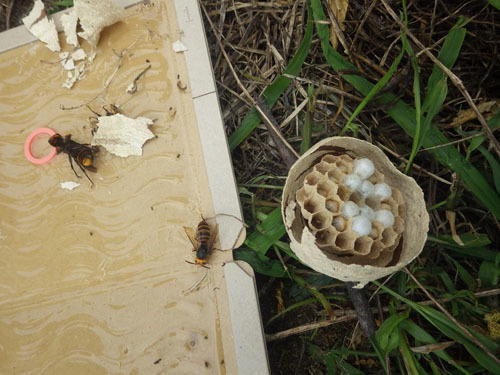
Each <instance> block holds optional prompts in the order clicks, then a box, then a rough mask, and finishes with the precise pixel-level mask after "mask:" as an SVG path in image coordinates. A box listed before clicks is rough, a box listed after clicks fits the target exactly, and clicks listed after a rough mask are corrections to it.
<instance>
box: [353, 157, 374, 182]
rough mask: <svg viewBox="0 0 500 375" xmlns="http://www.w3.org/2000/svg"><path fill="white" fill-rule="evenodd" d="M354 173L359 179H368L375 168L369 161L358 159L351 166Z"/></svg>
mask: <svg viewBox="0 0 500 375" xmlns="http://www.w3.org/2000/svg"><path fill="white" fill-rule="evenodd" d="M353 168H354V173H356V174H357V175H358V176H359V177H361V179H363V180H365V179H367V178H369V177H370V176H371V175H372V174H373V173H374V172H375V166H374V165H373V162H372V161H371V160H370V159H367V158H363V159H358V160H356V161H355V162H354V165H353Z"/></svg>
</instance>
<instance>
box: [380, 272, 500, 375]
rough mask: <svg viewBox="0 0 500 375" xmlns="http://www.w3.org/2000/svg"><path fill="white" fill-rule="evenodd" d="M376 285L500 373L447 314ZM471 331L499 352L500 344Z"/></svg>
mask: <svg viewBox="0 0 500 375" xmlns="http://www.w3.org/2000/svg"><path fill="white" fill-rule="evenodd" d="M373 283H374V284H375V285H377V286H380V287H381V289H383V290H384V291H385V292H387V293H389V294H390V295H392V296H393V297H395V298H397V299H399V300H401V301H403V302H404V303H406V304H407V305H408V306H409V307H411V308H412V309H414V310H415V311H417V312H418V313H419V314H420V315H421V316H422V317H424V318H425V319H426V320H427V321H428V322H429V323H430V324H432V325H433V326H434V327H436V328H437V329H438V330H440V331H441V332H442V333H443V334H444V335H446V336H448V337H450V338H451V339H453V340H455V341H457V342H459V343H460V344H462V345H463V346H464V347H465V348H466V349H467V351H468V352H469V354H470V355H471V356H472V357H473V358H474V359H475V360H476V361H477V363H479V364H480V365H481V366H483V367H484V368H485V369H487V370H488V371H490V372H491V373H492V374H498V375H500V366H498V363H497V362H496V361H495V360H493V358H491V357H490V356H489V355H488V354H486V352H485V351H483V350H482V349H480V348H479V347H478V346H477V345H476V344H475V343H474V342H473V341H472V340H471V339H470V338H469V337H468V336H467V335H466V334H465V333H464V332H463V331H462V330H461V329H460V328H459V327H458V326H457V325H456V324H455V323H453V322H452V321H451V320H450V319H449V318H448V317H447V316H446V315H444V314H443V313H441V312H440V311H436V310H434V309H433V308H431V307H429V306H423V305H419V304H418V303H415V302H413V301H411V300H409V299H407V298H405V297H402V296H400V295H399V294H397V293H395V292H394V291H392V290H391V289H389V288H387V287H386V286H384V285H381V284H380V283H378V282H376V281H374V282H373ZM469 332H470V333H471V334H472V335H473V336H474V337H475V338H476V339H477V340H478V341H479V342H480V343H481V344H482V345H483V346H484V347H485V348H486V349H487V350H488V351H489V352H490V353H493V354H496V353H498V350H499V349H500V345H498V344H496V343H495V342H493V341H491V340H490V339H488V338H487V337H485V336H483V335H481V334H479V333H477V332H475V331H474V330H471V329H469Z"/></svg>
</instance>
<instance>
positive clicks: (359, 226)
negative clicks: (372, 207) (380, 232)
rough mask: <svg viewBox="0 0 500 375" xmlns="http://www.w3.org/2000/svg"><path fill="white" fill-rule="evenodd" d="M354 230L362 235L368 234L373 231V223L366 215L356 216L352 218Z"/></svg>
mask: <svg viewBox="0 0 500 375" xmlns="http://www.w3.org/2000/svg"><path fill="white" fill-rule="evenodd" d="M352 230H353V231H355V232H356V233H357V234H359V235H360V236H366V235H368V234H370V232H371V231H372V223H371V221H370V220H369V219H368V218H367V217H366V216H361V215H360V216H355V217H354V219H352Z"/></svg>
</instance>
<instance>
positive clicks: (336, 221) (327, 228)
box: [295, 154, 404, 266]
mask: <svg viewBox="0 0 500 375" xmlns="http://www.w3.org/2000/svg"><path fill="white" fill-rule="evenodd" d="M356 160H360V159H359V158H356V159H355V158H352V157H350V156H349V155H340V156H337V155H332V154H327V155H324V156H323V157H322V158H321V160H320V161H319V162H318V163H317V164H315V165H314V166H313V167H312V170H311V171H310V172H309V173H307V174H306V175H305V178H304V183H305V184H304V186H303V187H302V188H300V189H299V190H297V192H296V195H295V198H296V200H297V203H298V206H299V207H300V212H301V214H302V216H303V217H304V219H305V222H306V225H307V226H308V227H309V229H310V230H311V233H312V234H313V235H314V236H315V237H316V244H317V246H318V247H319V248H323V249H324V250H327V249H328V253H329V254H333V256H335V254H337V255H342V257H340V258H339V260H340V261H341V262H343V263H350V262H351V261H352V260H353V259H351V258H352V257H349V256H347V257H346V256H345V255H346V254H352V255H355V256H356V257H355V258H356V259H359V257H363V256H366V257H367V258H369V259H371V261H372V262H375V263H377V259H378V258H379V257H380V255H381V254H383V253H384V251H385V252H392V251H393V250H394V249H395V248H396V246H397V244H398V242H399V240H400V239H401V234H402V232H403V229H404V218H403V217H402V215H403V214H404V201H403V196H402V194H401V192H400V191H399V190H398V189H397V188H395V187H394V186H390V189H391V191H392V194H391V196H390V197H383V199H381V198H380V197H378V196H376V195H369V196H368V197H365V198H363V195H362V193H360V192H359V191H356V190H352V186H351V188H350V187H348V186H346V184H345V183H344V179H345V177H346V176H347V175H349V174H352V173H353V170H354V169H353V168H354V167H353V166H354V164H355V162H356ZM365 180H366V181H369V184H368V188H370V187H371V186H372V185H373V186H376V185H377V184H382V183H385V181H384V175H383V174H382V173H380V172H379V171H374V172H373V173H372V174H371V175H370V176H369V177H368V178H366V179H365ZM311 187H316V189H312V188H311ZM349 201H350V202H354V203H355V204H356V205H357V206H358V207H362V206H363V207H366V206H367V207H369V208H368V209H367V210H368V212H376V211H377V210H380V209H382V210H387V211H389V212H390V213H391V214H392V215H393V216H394V224H393V225H391V226H390V227H388V228H385V227H384V225H383V224H382V223H380V222H378V221H376V220H371V221H372V227H371V229H370V230H369V233H368V235H363V234H360V233H357V232H356V230H353V221H354V218H353V217H345V216H342V215H341V213H340V212H341V208H342V206H343V205H344V204H345V203H346V202H349ZM339 215H340V217H339ZM326 233H328V235H325V234H326ZM381 245H382V246H383V248H381ZM386 255H389V254H386ZM383 258H384V259H387V258H390V257H388V256H384V257H383ZM381 265H382V264H381ZM383 265H385V264H383ZM383 265H382V266H383Z"/></svg>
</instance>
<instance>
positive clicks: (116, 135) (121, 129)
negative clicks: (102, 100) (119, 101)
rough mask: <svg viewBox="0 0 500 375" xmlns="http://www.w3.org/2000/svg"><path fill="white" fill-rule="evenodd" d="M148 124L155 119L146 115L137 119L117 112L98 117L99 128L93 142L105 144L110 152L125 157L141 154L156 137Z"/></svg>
mask: <svg viewBox="0 0 500 375" xmlns="http://www.w3.org/2000/svg"><path fill="white" fill-rule="evenodd" d="M148 125H153V120H150V119H148V118H145V117H138V118H136V119H133V118H130V117H127V116H124V115H122V114H121V113H117V114H115V115H112V116H100V117H98V118H97V126H98V129H97V131H96V132H95V133H94V138H93V139H92V142H91V144H92V145H93V146H94V145H95V146H103V147H104V148H105V149H106V150H108V151H109V152H110V153H112V154H114V155H117V156H120V157H122V158H125V157H127V156H130V155H134V156H141V155H142V146H143V145H144V143H145V142H146V141H147V140H148V139H151V138H153V137H154V134H153V133H152V132H151V131H150V130H149V128H148Z"/></svg>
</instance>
